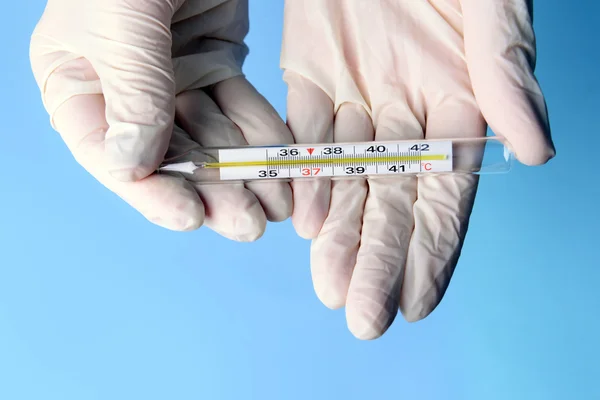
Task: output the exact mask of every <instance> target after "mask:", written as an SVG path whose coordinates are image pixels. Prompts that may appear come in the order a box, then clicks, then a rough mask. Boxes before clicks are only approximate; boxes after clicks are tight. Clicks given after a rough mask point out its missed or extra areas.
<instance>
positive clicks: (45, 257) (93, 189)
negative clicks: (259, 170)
mask: <svg viewBox="0 0 600 400" xmlns="http://www.w3.org/2000/svg"><path fill="white" fill-rule="evenodd" d="M281 3H282V2H280V1H275V0H270V1H265V0H262V1H252V2H251V7H252V8H251V12H252V15H251V18H252V22H253V23H252V31H251V34H250V36H249V39H248V43H249V45H250V46H251V55H250V57H249V59H248V63H247V65H246V68H245V70H246V72H247V74H248V76H249V78H250V79H251V80H252V82H253V83H254V84H255V85H256V86H257V87H258V88H259V90H261V91H262V92H263V93H264V94H265V95H266V97H267V98H268V99H270V100H271V101H272V102H273V103H274V105H275V106H276V107H277V109H278V110H279V111H280V112H281V114H282V115H284V113H285V90H286V89H285V86H284V84H283V83H282V82H281V79H280V76H281V72H280V70H279V68H278V63H279V46H280V37H281V36H280V34H281V22H280V20H279V19H278V18H270V17H268V16H267V14H271V15H272V13H275V14H276V15H281V14H282V5H281ZM43 7H44V2H43V1H40V0H35V1H27V2H25V1H21V2H17V1H10V2H6V4H4V5H3V12H2V13H0V19H1V20H2V23H1V24H0V34H1V35H2V37H3V38H4V40H3V42H4V45H3V48H2V50H1V51H2V53H1V54H2V55H1V59H2V62H1V64H0V74H1V76H2V81H1V82H2V83H1V84H0V87H1V89H2V95H1V96H0V115H1V117H2V123H3V126H2V132H1V133H0V155H1V163H2V168H1V170H0V185H1V186H0V193H1V194H2V196H1V197H0V212H1V220H0V399H3V400H4V399H6V400H21V399H27V400H29V399H36V400H37V399H44V400H54V399H60V400H70V399H73V400H75V399H77V400H92V399H94V400H95V399H112V400H120V399H146V400H150V399H167V398H169V399H200V398H202V399H211V400H212V399H215V400H217V399H261V400H262V399H265V400H266V399H377V398H386V399H387V398H403V399H420V400H429V399H434V400H438V399H444V400H452V399H460V400H471V399H473V400H481V399H486V400H495V399H513V400H518V399H524V400H525V399H526V400H537V399H539V400H554V399H556V400H565V399H573V400H579V399H586V400H587V399H598V398H600V386H599V385H598V384H597V383H596V384H594V383H593V382H594V380H596V381H597V378H598V376H599V373H600V368H599V366H598V360H599V359H600V350H599V346H600V344H599V339H600V322H599V310H600V291H599V289H598V282H599V281H600V262H599V261H598V260H599V258H598V253H597V251H598V249H599V244H598V242H599V239H600V234H599V233H598V230H599V227H600V215H599V211H598V210H599V209H600V203H599V186H600V184H599V182H600V178H598V175H597V173H598V166H597V161H595V160H594V159H593V157H594V155H595V154H596V153H597V152H598V148H599V147H600V139H599V135H598V121H597V118H598V108H599V106H600V102H599V100H598V98H599V96H598V95H599V93H600V80H599V74H598V68H599V65H600V64H599V62H600V54H599V47H598V43H597V38H598V37H600V30H599V29H598V25H599V24H598V20H597V16H598V15H599V14H600V3H598V2H592V1H583V2H574V3H573V2H566V1H564V0H543V1H538V2H537V6H536V16H535V27H536V29H537V36H538V46H539V62H538V69H537V72H538V76H539V79H540V81H541V83H542V86H543V88H544V92H545V94H546V95H547V100H548V106H549V110H550V115H551V122H552V127H553V132H554V138H555V141H556V147H557V150H558V156H557V158H556V159H554V160H553V161H551V162H550V163H549V164H548V165H546V166H544V167H538V168H525V167H519V168H518V169H517V170H516V171H515V172H513V173H511V174H508V175H503V176H492V177H486V178H485V179H483V181H482V185H481V190H480V192H479V197H478V201H477V204H476V207H475V211H474V216H473V219H472V221H473V222H472V226H471V229H470V232H469V235H468V239H467V242H466V245H465V249H464V253H463V257H462V259H461V261H460V264H459V266H458V269H457V272H456V275H455V277H454V280H453V283H452V285H451V286H450V289H449V291H448V293H447V296H446V297H445V300H444V301H443V302H442V304H441V306H440V307H439V308H438V309H437V310H436V311H435V312H434V313H433V314H432V315H431V316H430V317H429V318H427V319H426V320H424V321H422V322H419V323H416V324H407V323H405V322H404V321H403V320H400V319H398V320H397V322H396V323H395V324H394V325H393V327H392V328H391V329H390V331H389V332H388V333H387V334H386V335H385V336H384V337H383V338H381V339H379V340H376V341H372V342H361V341H358V340H356V339H354V338H353V337H352V336H351V334H350V333H349V332H348V330H347V328H346V325H345V318H344V311H343V310H339V311H330V310H327V309H326V308H325V307H324V306H322V305H321V304H320V303H319V302H318V301H317V298H316V296H315V295H314V292H313V289H312V284H311V280H310V274H309V243H308V242H307V241H304V240H301V239H299V238H298V237H297V236H296V234H295V233H294V232H293V229H292V226H291V224H290V223H289V222H285V223H282V224H276V225H270V226H269V227H268V231H267V234H266V235H265V237H264V238H263V239H262V240H260V241H259V242H257V243H253V244H238V243H234V242H230V241H227V240H226V239H223V238H221V237H219V236H217V235H216V234H214V233H212V232H210V231H209V230H207V229H201V230H199V231H197V232H193V233H191V234H180V233H173V232H169V231H166V230H163V229H160V228H157V227H154V226H153V225H151V224H149V223H148V222H146V221H145V220H144V219H143V218H142V217H141V216H139V215H138V214H137V213H136V212H134V211H133V210H131V209H130V208H129V207H128V206H127V205H126V204H125V203H123V202H121V201H120V200H119V199H118V198H117V197H116V196H114V195H112V194H111V193H109V192H108V191H107V190H105V189H104V188H103V187H102V186H101V185H100V184H98V183H96V182H95V181H94V180H93V179H91V177H89V176H88V175H87V173H86V172H84V171H83V170H82V169H81V168H80V167H79V166H78V165H77V164H76V163H75V161H74V160H73V158H72V157H71V156H70V154H69V153H68V151H67V149H66V147H65V146H64V145H63V144H62V142H61V140H60V138H59V136H58V134H56V133H54V132H53V131H52V130H51V128H50V126H49V123H48V117H47V115H46V113H45V111H44V110H43V108H42V105H41V101H40V97H39V92H38V89H37V87H36V86H35V82H34V80H33V77H32V75H31V72H30V66H29V61H28V45H29V35H30V33H31V30H32V29H33V27H34V24H35V23H36V21H37V19H38V18H39V16H40V15H41V13H42V10H43ZM23 161H26V162H27V165H25V166H22V167H18V168H17V167H15V163H19V162H23ZM38 167H41V168H42V171H43V173H42V174H41V175H40V174H38V175H35V174H34V173H35V171H36V170H37V168H38ZM284 247H285V248H286V249H289V250H285V251H284V250H282V249H283V248H284Z"/></svg>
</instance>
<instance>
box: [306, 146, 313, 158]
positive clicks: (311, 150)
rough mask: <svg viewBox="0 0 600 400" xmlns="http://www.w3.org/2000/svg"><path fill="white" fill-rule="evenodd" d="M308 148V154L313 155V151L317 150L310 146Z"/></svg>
mask: <svg viewBox="0 0 600 400" xmlns="http://www.w3.org/2000/svg"><path fill="white" fill-rule="evenodd" d="M306 150H308V154H310V155H311V156H312V153H313V151H315V149H313V148H312V147H311V148H308V149H306Z"/></svg>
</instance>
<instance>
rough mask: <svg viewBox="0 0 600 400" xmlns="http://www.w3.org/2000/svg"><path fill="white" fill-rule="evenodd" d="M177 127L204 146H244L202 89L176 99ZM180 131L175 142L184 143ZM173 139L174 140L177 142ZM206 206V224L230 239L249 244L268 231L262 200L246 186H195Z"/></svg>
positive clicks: (232, 127)
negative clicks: (266, 229)
mask: <svg viewBox="0 0 600 400" xmlns="http://www.w3.org/2000/svg"><path fill="white" fill-rule="evenodd" d="M176 109H177V111H176V114H177V121H178V124H179V125H180V126H181V127H182V128H183V129H184V130H185V132H187V134H189V135H190V140H193V141H194V142H196V143H197V146H201V147H227V146H239V145H245V144H246V141H245V140H244V137H243V135H242V133H241V132H240V130H239V128H238V127H237V126H236V125H235V124H234V123H233V122H232V121H231V120H230V119H229V118H227V117H226V116H224V115H223V113H222V112H221V110H220V109H219V107H218V106H217V105H216V104H215V102H214V101H213V100H212V99H211V98H210V97H209V96H208V95H207V94H206V93H205V92H204V91H202V90H193V91H188V92H184V93H182V94H180V95H178V96H177V99H176ZM181 135H182V133H180V132H177V131H176V133H175V136H174V138H173V139H175V140H176V141H177V142H185V141H186V139H185V138H182V137H180V136H181ZM175 140H174V141H175ZM193 185H194V187H195V188H196V190H197V191H198V193H199V195H200V198H201V199H202V201H203V202H204V205H205V207H206V219H205V225H206V226H208V227H209V228H210V229H212V230H214V231H215V232H217V233H219V234H221V235H222V236H224V237H227V238H229V239H231V240H236V241H242V242H250V241H254V240H257V239H258V238H260V237H261V236H262V235H263V234H264V231H265V228H266V223H267V222H266V216H265V212H264V210H263V207H262V206H261V204H260V202H259V200H258V199H257V198H256V196H255V195H254V194H253V193H252V192H250V191H249V190H247V189H246V188H245V187H244V185H243V184H241V183H240V184H238V183H231V184H219V185H203V184H201V183H194V184H193Z"/></svg>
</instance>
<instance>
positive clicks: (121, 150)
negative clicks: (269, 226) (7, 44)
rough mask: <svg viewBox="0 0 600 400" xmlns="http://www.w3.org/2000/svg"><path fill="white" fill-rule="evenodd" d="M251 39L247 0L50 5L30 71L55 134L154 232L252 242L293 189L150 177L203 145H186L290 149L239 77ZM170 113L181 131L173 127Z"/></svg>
mask: <svg viewBox="0 0 600 400" xmlns="http://www.w3.org/2000/svg"><path fill="white" fill-rule="evenodd" d="M247 32H248V4H247V0H213V1H204V0H187V1H184V0H89V1H79V0H49V2H48V4H47V7H46V10H45V11H44V14H43V16H42V18H41V20H40V21H39V23H38V25H37V27H36V29H35V31H34V33H33V35H32V40H31V64H32V68H33V72H34V75H35V78H36V80H37V83H38V85H39V87H40V89H41V92H42V98H43V102H44V105H45V107H46V109H47V111H48V113H49V114H50V120H51V124H52V126H53V127H54V128H55V129H56V130H57V131H58V132H59V133H60V135H61V137H62V138H63V140H64V141H65V143H66V145H67V146H68V147H69V149H70V151H71V152H72V154H73V156H74V157H75V159H76V160H77V161H78V162H79V163H80V164H81V165H82V166H83V167H84V168H85V169H86V170H87V171H88V172H90V173H91V174H92V175H93V176H94V177H95V178H96V179H97V180H98V181H100V182H101V183H102V184H103V185H104V186H106V187H107V188H108V189H110V190H112V191H113V192H115V193H116V194H118V195H119V196H120V197H121V198H123V199H124V200H125V201H126V202H128V203H129V204H130V205H131V206H133V207H134V208H136V209H137V210H138V211H140V212H141V213H142V214H143V215H144V216H145V217H146V218H148V219H149V220H151V221H152V222H154V223H156V224H158V225H160V226H163V227H166V228H169V229H173V230H191V229H196V228H198V227H199V226H200V225H202V224H203V223H206V225H208V226H209V227H210V228H212V229H214V230H215V231H217V232H219V233H221V234H223V235H224V236H226V237H229V238H232V239H236V240H243V241H250V240H255V239H256V238H258V237H259V236H260V235H262V233H263V231H264V229H265V225H266V220H267V219H270V220H283V219H286V218H287V217H288V216H289V215H290V214H291V205H292V204H291V198H292V197H291V189H290V187H289V185H288V184H283V183H273V182H269V184H268V185H267V184H264V183H263V184H255V185H248V189H246V188H245V187H244V186H243V185H224V186H220V187H219V188H197V190H196V189H195V188H194V186H193V185H192V184H191V183H189V182H186V181H185V180H184V179H178V178H175V177H172V176H165V175H156V174H153V172H154V171H155V170H156V168H157V167H158V166H159V165H160V163H161V162H162V161H163V160H164V157H165V154H166V152H167V151H168V150H169V151H170V152H171V153H172V152H173V151H177V149H179V148H181V147H180V146H181V145H182V144H183V145H195V146H198V144H197V143H191V141H192V140H195V141H197V142H198V143H199V144H200V145H221V144H225V143H229V144H232V145H234V144H237V145H243V144H248V143H249V144H265V143H268V144H278V143H290V142H291V140H292V137H291V133H290V132H289V130H288V129H287V127H286V125H285V123H284V122H283V121H282V120H281V119H280V118H279V116H278V115H277V113H276V112H275V110H274V109H273V108H272V107H271V106H270V105H269V104H268V102H267V101H266V100H265V99H264V98H263V97H262V96H261V95H260V94H259V93H258V92H257V91H256V90H255V89H254V88H253V87H252V85H250V83H248V81H246V79H245V78H244V77H243V74H242V71H241V66H242V64H243V61H244V59H245V57H246V55H247V48H246V46H245V44H244V42H243V40H244V37H245V35H246V34H247ZM209 88H210V89H209ZM201 89H204V90H201ZM176 96H177V99H176ZM176 111H177V112H176ZM175 114H177V118H178V123H179V124H180V125H181V128H183V129H184V130H185V131H187V133H185V132H183V130H182V129H179V127H177V126H174V118H175V116H176V115H175ZM174 129H175V131H176V134H175V135H172V132H173V130H174ZM188 134H189V135H188ZM178 146H179V147H178ZM169 147H170V148H169Z"/></svg>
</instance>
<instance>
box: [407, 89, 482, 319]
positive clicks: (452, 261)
mask: <svg viewBox="0 0 600 400" xmlns="http://www.w3.org/2000/svg"><path fill="white" fill-rule="evenodd" d="M486 128H487V127H486V124H485V121H484V119H483V117H482V116H481V113H480V111H479V109H478V107H477V104H476V102H475V99H470V100H458V99H450V100H448V101H446V102H444V104H442V105H440V106H439V107H437V108H434V109H430V111H429V115H428V119H427V126H426V133H425V136H426V139H442V138H457V137H471V138H475V137H482V136H485V132H486ZM477 182H478V179H477V176H476V175H466V174H465V175H463V174H461V175H440V176H424V177H419V179H418V194H417V201H416V202H415V204H414V207H413V214H414V218H415V226H414V231H413V233H412V237H411V240H410V246H409V249H408V259H407V262H406V270H405V272H404V281H403V284H402V290H401V291H400V310H401V312H402V314H403V315H404V318H405V319H406V320H407V321H410V322H413V321H417V320H419V319H422V318H425V317H426V316H428V315H429V314H430V313H431V312H432V311H433V310H434V309H435V308H436V307H437V306H438V304H439V303H440V301H441V300H442V298H443V296H444V294H445V292H446V289H447V288H448V285H449V283H450V279H451V278H452V274H453V273H454V269H455V267H456V264H457V262H458V258H459V255H460V252H461V249H462V245H463V242H464V239H465V235H466V233H467V227H468V223H469V216H470V214H471V210H472V208H473V202H474V200H475V193H476V191H477Z"/></svg>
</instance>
